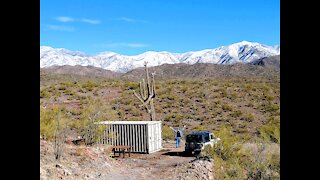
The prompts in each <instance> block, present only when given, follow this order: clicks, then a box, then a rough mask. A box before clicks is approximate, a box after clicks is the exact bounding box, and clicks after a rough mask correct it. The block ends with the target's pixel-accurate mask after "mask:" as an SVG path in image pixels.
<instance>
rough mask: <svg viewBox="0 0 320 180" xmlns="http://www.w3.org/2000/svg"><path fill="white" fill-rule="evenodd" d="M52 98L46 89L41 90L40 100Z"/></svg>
mask: <svg viewBox="0 0 320 180" xmlns="http://www.w3.org/2000/svg"><path fill="white" fill-rule="evenodd" d="M47 97H50V94H49V93H48V91H47V90H46V89H40V98H47Z"/></svg>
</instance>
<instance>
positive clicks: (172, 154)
mask: <svg viewBox="0 0 320 180" xmlns="http://www.w3.org/2000/svg"><path fill="white" fill-rule="evenodd" d="M162 155H165V156H180V157H194V155H192V154H188V153H185V152H184V151H169V152H165V153H163V154H162Z"/></svg>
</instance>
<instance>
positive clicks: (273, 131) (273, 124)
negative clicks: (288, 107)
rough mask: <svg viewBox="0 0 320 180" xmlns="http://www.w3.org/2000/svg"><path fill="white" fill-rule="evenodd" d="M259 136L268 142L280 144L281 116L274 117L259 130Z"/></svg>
mask: <svg viewBox="0 0 320 180" xmlns="http://www.w3.org/2000/svg"><path fill="white" fill-rule="evenodd" d="M259 134H260V137H261V138H262V139H264V140H266V141H268V142H274V143H280V116H272V117H271V118H270V119H269V120H268V122H267V123H266V124H264V125H262V126H261V127H260V128H259Z"/></svg>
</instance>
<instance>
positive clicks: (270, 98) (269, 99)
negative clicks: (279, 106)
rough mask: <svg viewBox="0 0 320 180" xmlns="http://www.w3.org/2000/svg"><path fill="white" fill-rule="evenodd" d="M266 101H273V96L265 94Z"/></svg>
mask: <svg viewBox="0 0 320 180" xmlns="http://www.w3.org/2000/svg"><path fill="white" fill-rule="evenodd" d="M264 97H265V98H266V99H267V100H268V101H273V100H274V96H273V95H272V94H266V95H265V96H264Z"/></svg>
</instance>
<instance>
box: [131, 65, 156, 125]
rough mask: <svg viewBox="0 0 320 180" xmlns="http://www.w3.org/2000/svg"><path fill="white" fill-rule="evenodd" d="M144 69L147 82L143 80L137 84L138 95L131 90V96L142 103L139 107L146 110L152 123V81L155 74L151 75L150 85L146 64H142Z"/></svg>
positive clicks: (153, 116)
mask: <svg viewBox="0 0 320 180" xmlns="http://www.w3.org/2000/svg"><path fill="white" fill-rule="evenodd" d="M144 68H145V72H146V79H147V82H145V81H144V79H142V83H141V82H139V95H138V94H137V93H136V92H135V91H134V90H133V94H134V95H135V96H136V97H137V98H138V99H139V100H140V101H141V102H142V105H140V106H144V107H145V108H146V110H147V112H148V113H149V115H150V120H151V121H153V120H155V119H156V113H155V110H154V104H153V100H154V97H155V96H156V91H155V81H154V75H155V73H154V72H153V73H151V76H152V83H151V82H150V78H149V72H148V67H147V62H145V63H144Z"/></svg>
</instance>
